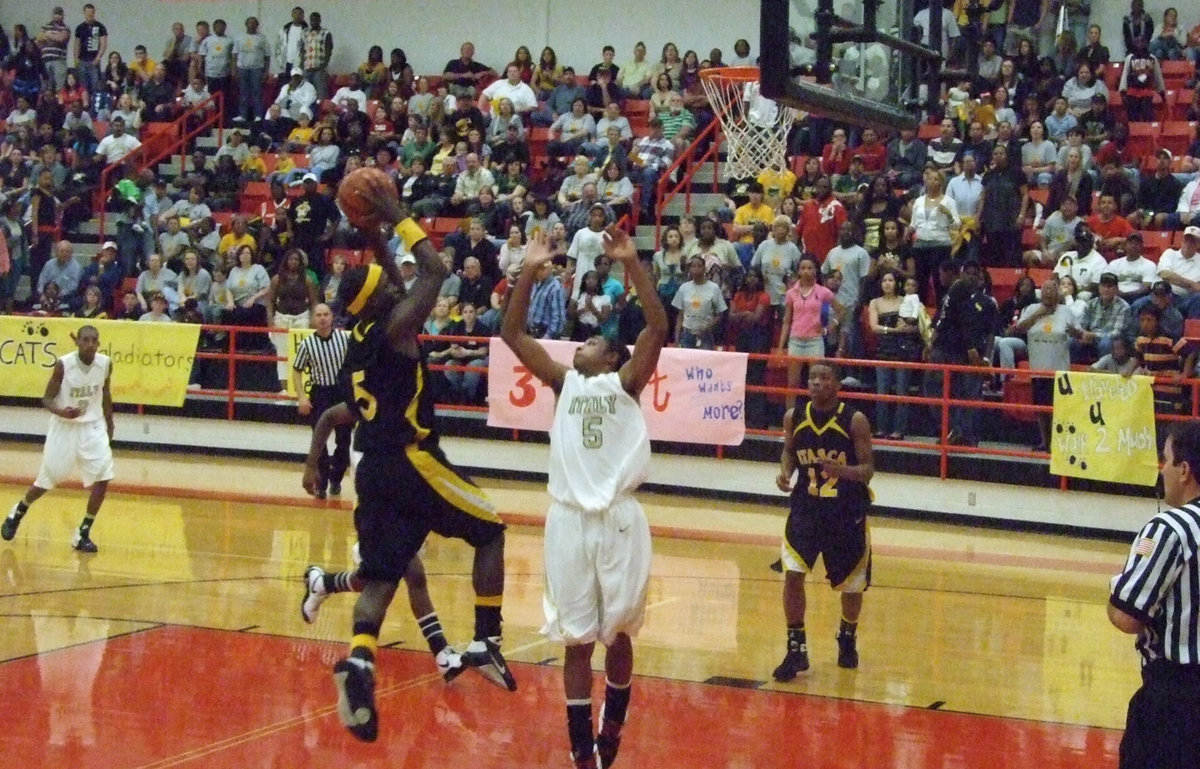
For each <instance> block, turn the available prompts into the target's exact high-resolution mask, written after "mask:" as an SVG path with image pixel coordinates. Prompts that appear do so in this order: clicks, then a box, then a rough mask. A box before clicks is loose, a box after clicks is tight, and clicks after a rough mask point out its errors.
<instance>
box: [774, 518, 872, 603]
mask: <svg viewBox="0 0 1200 769" xmlns="http://www.w3.org/2000/svg"><path fill="white" fill-rule="evenodd" d="M784 548H785V551H786V552H785V558H784V561H785V564H786V563H787V562H788V561H789V560H798V561H800V562H802V563H803V565H804V567H806V568H805V569H800V570H801V571H812V569H813V567H814V566H816V563H817V556H822V557H823V559H824V561H825V572H826V576H827V577H828V578H829V584H830V585H832V586H833V588H834V589H835V590H841V589H847V590H849V591H851V592H858V591H857V590H854V587H855V586H856V585H855V584H853V583H859V582H861V584H862V590H865V589H866V588H867V587H869V586H870V584H871V534H870V530H869V529H868V527H867V508H866V506H863V507H861V508H858V506H855V507H854V508H849V509H848V508H845V507H842V508H839V509H830V508H826V509H822V510H819V511H817V510H807V511H798V510H795V509H793V510H792V511H791V513H790V514H789V515H788V519H787V525H786V527H785V529H784ZM787 556H791V558H788V557H787Z"/></svg>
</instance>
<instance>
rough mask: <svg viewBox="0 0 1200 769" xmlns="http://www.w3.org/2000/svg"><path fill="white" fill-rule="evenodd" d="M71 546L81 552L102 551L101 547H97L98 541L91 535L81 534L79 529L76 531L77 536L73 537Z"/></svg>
mask: <svg viewBox="0 0 1200 769" xmlns="http://www.w3.org/2000/svg"><path fill="white" fill-rule="evenodd" d="M71 547H73V548H74V549H75V551H76V552H80V553H98V552H100V548H98V547H96V543H95V542H93V541H92V540H91V537H89V536H87V535H86V534H80V533H79V532H78V531H77V532H75V536H74V537H72V539H71Z"/></svg>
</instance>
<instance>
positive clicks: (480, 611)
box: [475, 596, 501, 641]
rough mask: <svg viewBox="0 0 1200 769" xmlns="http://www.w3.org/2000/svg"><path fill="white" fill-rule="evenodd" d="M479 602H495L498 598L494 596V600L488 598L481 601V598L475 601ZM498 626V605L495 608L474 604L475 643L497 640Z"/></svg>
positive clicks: (498, 635) (498, 634) (499, 621)
mask: <svg viewBox="0 0 1200 769" xmlns="http://www.w3.org/2000/svg"><path fill="white" fill-rule="evenodd" d="M479 600H489V601H490V600H497V601H498V600H499V596H496V597H495V598H494V599H493V598H491V597H489V598H487V599H483V598H482V597H481V598H479V599H476V601H479ZM500 624H501V619H500V607H499V606H498V605H497V606H485V605H482V604H480V603H478V602H477V603H476V604H475V640H476V641H482V640H484V639H487V638H499V637H500Z"/></svg>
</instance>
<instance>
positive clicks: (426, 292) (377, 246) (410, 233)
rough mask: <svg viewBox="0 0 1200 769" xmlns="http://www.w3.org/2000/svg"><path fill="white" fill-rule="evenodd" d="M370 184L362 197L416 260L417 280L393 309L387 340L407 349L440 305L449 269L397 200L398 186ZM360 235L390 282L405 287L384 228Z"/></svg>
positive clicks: (375, 181)
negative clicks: (426, 320) (439, 299)
mask: <svg viewBox="0 0 1200 769" xmlns="http://www.w3.org/2000/svg"><path fill="white" fill-rule="evenodd" d="M369 180H370V181H371V182H372V184H371V186H370V187H368V188H367V189H366V190H364V191H363V192H361V193H360V194H363V195H365V196H367V197H368V198H369V199H370V201H371V204H372V205H373V206H374V208H375V210H376V211H377V212H378V214H379V220H380V221H381V222H382V223H383V224H386V225H387V227H388V229H389V230H390V231H394V232H395V233H396V235H398V236H399V237H400V239H401V240H402V241H404V245H405V247H406V248H407V249H408V250H409V252H410V253H411V254H412V255H413V256H415V257H416V259H417V279H416V281H415V282H414V283H413V285H412V287H411V288H409V289H408V290H407V291H406V292H405V293H404V296H403V298H401V300H400V301H399V302H397V303H396V306H395V307H394V308H392V314H391V316H390V317H389V318H388V326H387V331H388V339H389V340H390V341H391V343H392V346H393V347H395V348H397V349H399V348H400V347H401V346H402V345H404V346H408V344H410V342H411V340H412V339H413V338H415V337H416V335H417V333H419V332H420V330H421V324H423V323H424V322H425V319H426V318H428V317H429V313H430V312H431V311H432V310H433V306H434V305H435V304H437V298H438V292H439V291H441V288H442V282H443V281H444V280H445V279H446V266H445V265H444V264H442V260H441V258H440V257H439V256H438V252H437V249H436V248H434V247H433V243H431V242H430V240H429V236H428V235H426V234H425V231H424V230H422V229H421V226H420V225H419V224H417V223H416V222H415V221H413V220H412V218H411V217H410V216H409V215H408V211H407V209H406V208H405V207H404V206H403V205H402V204H401V203H400V200H399V199H398V198H397V197H396V188H395V185H394V184H393V183H391V181H390V180H386V179H378V178H376V177H369ZM376 185H379V186H376ZM361 231H362V232H363V234H364V235H366V236H367V240H368V243H369V244H370V248H371V251H372V252H373V253H374V255H375V262H376V263H377V264H378V265H379V266H380V267H382V268H383V272H384V274H385V275H387V279H388V281H389V282H390V283H391V284H392V285H394V286H403V285H404V279H403V278H402V277H401V275H400V269H399V268H398V267H397V266H396V260H395V259H393V258H392V256H391V255H390V254H389V253H388V250H387V244H386V243H385V242H384V239H383V230H382V228H381V227H379V226H376V227H364V228H362V229H361Z"/></svg>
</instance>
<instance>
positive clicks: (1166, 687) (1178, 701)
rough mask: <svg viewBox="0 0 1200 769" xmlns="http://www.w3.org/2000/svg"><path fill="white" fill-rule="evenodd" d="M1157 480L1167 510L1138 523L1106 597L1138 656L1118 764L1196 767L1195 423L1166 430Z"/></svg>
mask: <svg viewBox="0 0 1200 769" xmlns="http://www.w3.org/2000/svg"><path fill="white" fill-rule="evenodd" d="M1162 481H1163V495H1164V497H1165V498H1166V500H1167V504H1168V505H1171V509H1170V510H1166V511H1163V512H1160V513H1159V514H1158V515H1156V516H1154V517H1153V518H1151V519H1150V522H1149V523H1147V524H1146V525H1145V526H1144V527H1142V530H1141V532H1139V533H1138V536H1137V539H1136V540H1135V541H1134V543H1133V548H1132V549H1131V551H1130V553H1129V559H1128V560H1127V561H1126V562H1125V570H1124V571H1123V572H1121V573H1120V574H1118V575H1117V576H1116V577H1114V578H1113V581H1112V594H1111V595H1110V596H1109V599H1108V618H1109V620H1110V621H1111V622H1112V623H1113V624H1114V625H1116V627H1117V628H1118V629H1119V630H1121V631H1122V632H1125V633H1130V634H1133V635H1136V636H1137V643H1136V646H1137V650H1138V653H1139V654H1141V656H1142V688H1141V689H1138V691H1137V692H1136V693H1135V694H1134V695H1133V699H1131V700H1130V701H1129V713H1128V716H1127V717H1126V722H1125V736H1124V738H1123V739H1122V740H1121V759H1120V764H1119V766H1120V767H1121V769H1133V768H1134V767H1137V768H1138V769H1175V768H1176V767H1178V768H1179V769H1183V767H1189V768H1190V769H1194V767H1196V766H1198V765H1200V422H1197V421H1193V422H1181V423H1178V424H1177V425H1176V427H1175V428H1173V429H1172V431H1171V434H1170V435H1169V436H1168V438H1167V442H1166V445H1165V446H1164V447H1163V462H1162Z"/></svg>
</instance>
